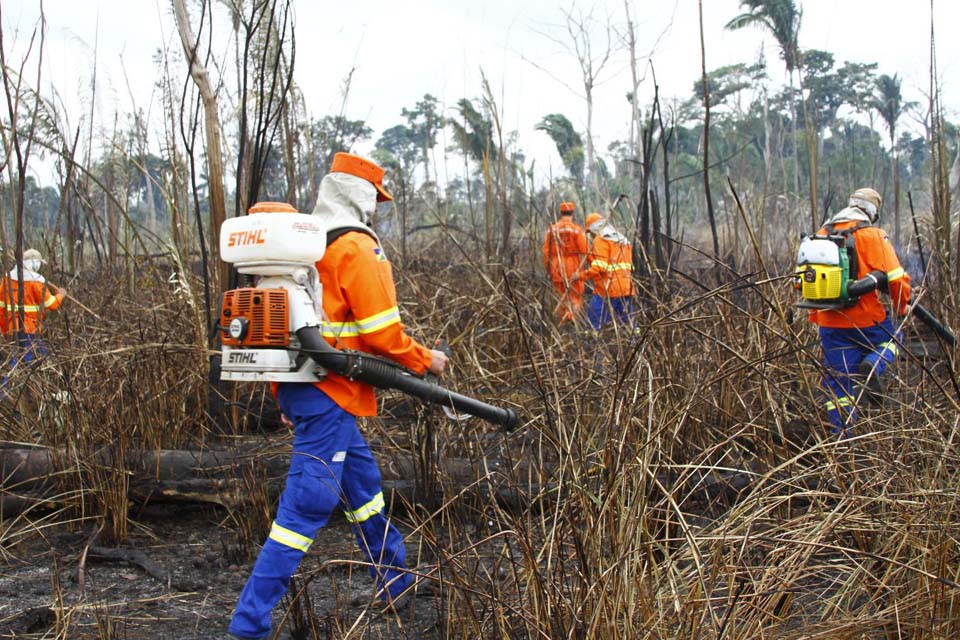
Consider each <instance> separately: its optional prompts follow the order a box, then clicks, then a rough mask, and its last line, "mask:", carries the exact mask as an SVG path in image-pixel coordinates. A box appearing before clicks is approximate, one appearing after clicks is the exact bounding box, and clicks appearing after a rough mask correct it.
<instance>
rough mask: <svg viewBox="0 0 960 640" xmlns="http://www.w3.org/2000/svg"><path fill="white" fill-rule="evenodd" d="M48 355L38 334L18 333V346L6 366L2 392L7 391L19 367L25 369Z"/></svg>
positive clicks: (1, 385) (1, 380) (0, 386)
mask: <svg viewBox="0 0 960 640" xmlns="http://www.w3.org/2000/svg"><path fill="white" fill-rule="evenodd" d="M46 355H47V346H46V345H45V344H44V343H43V338H41V337H40V334H38V333H23V332H22V331H21V332H18V333H17V346H16V350H15V351H14V353H13V355H12V356H11V357H10V358H9V360H7V362H6V365H5V366H4V372H3V377H2V378H0V391H5V390H6V388H7V383H8V381H9V379H10V376H11V375H12V374H13V372H14V371H15V370H16V369H17V367H24V366H27V365H29V364H30V363H31V362H35V361H37V360H39V359H40V358H43V357H45V356H46Z"/></svg>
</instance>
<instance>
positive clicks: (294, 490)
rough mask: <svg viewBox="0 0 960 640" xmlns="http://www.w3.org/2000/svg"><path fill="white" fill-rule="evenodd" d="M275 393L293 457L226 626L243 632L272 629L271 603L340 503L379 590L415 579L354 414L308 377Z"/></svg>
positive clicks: (394, 589) (394, 592)
mask: <svg viewBox="0 0 960 640" xmlns="http://www.w3.org/2000/svg"><path fill="white" fill-rule="evenodd" d="M277 400H278V401H279V403H280V408H281V410H282V411H283V413H284V414H285V415H286V416H287V417H288V418H290V420H291V421H292V422H293V424H294V425H295V431H294V436H293V457H292V458H291V462H290V471H289V472H288V474H287V483H286V486H285V487H284V490H283V494H282V495H281V496H280V506H279V507H278V509H277V517H276V520H274V522H273V527H272V529H271V530H270V535H269V537H268V538H267V541H266V542H265V543H264V544H263V549H261V551H260V555H259V556H258V557H257V561H256V563H255V564H254V567H253V573H252V574H251V576H250V579H249V580H247V584H246V585H245V586H244V587H243V591H242V592H241V593H240V599H239V601H238V603H237V608H236V610H235V611H234V613H233V620H232V621H231V623H230V633H232V634H234V635H236V636H239V637H241V638H265V637H267V636H268V635H269V633H270V612H271V610H272V609H273V607H274V606H275V605H276V604H277V603H278V602H279V601H280V599H281V598H282V597H283V595H284V593H286V591H287V585H288V584H289V582H290V576H292V575H293V573H294V571H296V569H297V565H299V563H300V559H301V558H302V557H303V555H304V554H305V553H306V552H307V550H308V549H309V548H310V545H311V544H312V543H313V538H314V536H315V535H316V533H317V530H318V529H320V528H321V527H322V526H324V525H325V524H326V523H327V521H328V520H329V519H330V516H331V514H332V513H333V511H334V509H337V508H342V509H343V510H344V513H345V515H346V517H347V520H348V521H350V522H352V523H354V533H355V534H356V538H357V544H358V545H359V546H360V549H361V550H362V551H363V552H364V554H366V556H367V558H368V560H369V561H370V563H371V569H370V572H371V575H373V578H374V581H375V582H376V587H377V592H378V593H379V594H380V595H381V597H382V598H384V599H386V598H387V593H386V592H384V591H383V589H386V590H387V591H389V594H390V597H391V598H394V597H396V596H398V595H399V594H400V593H401V592H402V591H404V590H405V589H406V588H407V587H408V586H409V585H410V583H411V582H412V577H411V576H410V574H409V573H406V572H405V571H404V560H405V557H404V556H405V551H404V547H403V537H402V536H401V535H400V532H399V531H397V529H396V528H395V527H394V526H393V525H392V524H390V522H389V521H388V520H387V518H386V517H385V516H384V513H383V509H384V500H383V492H382V490H381V487H380V470H379V469H378V468H377V463H376V460H374V458H373V454H372V453H371V452H370V447H369V446H368V445H367V443H366V441H365V440H364V439H363V436H362V435H361V434H360V431H359V430H358V429H357V423H356V419H355V418H354V417H353V416H352V415H350V414H349V413H347V412H345V411H344V410H343V409H341V408H340V407H339V406H337V405H336V404H335V403H334V402H333V401H332V400H330V398H329V397H327V395H326V394H324V393H323V392H322V391H320V390H319V389H317V388H316V387H315V386H313V385H312V384H299V383H282V384H280V385H279V390H278V392H277Z"/></svg>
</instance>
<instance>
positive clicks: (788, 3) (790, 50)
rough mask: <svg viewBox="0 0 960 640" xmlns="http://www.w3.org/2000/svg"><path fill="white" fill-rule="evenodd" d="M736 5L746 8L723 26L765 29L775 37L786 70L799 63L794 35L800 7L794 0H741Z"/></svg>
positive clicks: (800, 10)
mask: <svg viewBox="0 0 960 640" xmlns="http://www.w3.org/2000/svg"><path fill="white" fill-rule="evenodd" d="M740 8H741V9H746V11H744V12H743V13H741V14H739V15H737V16H735V17H734V18H733V19H732V20H730V22H728V23H727V24H726V27H725V28H726V29H731V30H736V29H743V28H744V27H760V28H762V29H764V30H766V31H769V32H770V33H771V35H773V37H774V38H776V40H777V45H778V46H779V47H780V58H781V59H782V60H783V64H784V66H785V67H786V68H787V73H789V74H792V73H793V72H794V70H795V69H797V67H798V66H799V64H800V48H799V46H798V44H797V37H798V35H799V33H800V21H801V19H802V17H803V10H802V9H801V8H800V7H799V6H798V5H797V4H796V3H795V2H794V0H741V1H740Z"/></svg>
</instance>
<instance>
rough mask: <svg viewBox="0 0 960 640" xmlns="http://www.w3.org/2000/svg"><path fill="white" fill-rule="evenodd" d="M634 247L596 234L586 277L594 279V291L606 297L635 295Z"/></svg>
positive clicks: (584, 275)
mask: <svg viewBox="0 0 960 640" xmlns="http://www.w3.org/2000/svg"><path fill="white" fill-rule="evenodd" d="M632 273H633V247H631V246H630V245H629V244H621V243H619V242H612V241H610V240H607V239H606V238H603V237H602V236H596V237H595V238H594V239H593V250H592V251H591V252H590V266H589V267H588V268H587V269H586V270H585V271H584V272H583V277H584V278H590V279H592V280H593V292H594V293H596V294H598V295H601V296H603V297H605V298H621V297H623V296H632V295H633V278H631V277H630V276H631V274H632Z"/></svg>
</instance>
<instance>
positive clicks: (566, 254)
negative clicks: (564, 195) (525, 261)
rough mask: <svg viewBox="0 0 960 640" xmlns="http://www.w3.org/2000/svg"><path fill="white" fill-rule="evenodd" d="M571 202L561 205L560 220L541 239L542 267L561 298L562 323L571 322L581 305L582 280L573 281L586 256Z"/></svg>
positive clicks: (584, 244) (581, 234)
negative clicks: (574, 219)
mask: <svg viewBox="0 0 960 640" xmlns="http://www.w3.org/2000/svg"><path fill="white" fill-rule="evenodd" d="M575 208H576V207H575V206H574V204H573V203H572V202H563V203H561V204H560V219H559V220H558V221H556V222H554V223H553V224H551V225H550V226H549V227H547V233H546V235H545V236H544V238H543V266H544V267H545V268H546V270H547V273H548V274H549V275H550V280H551V281H552V282H553V288H554V290H555V291H556V292H557V294H558V295H559V296H560V302H559V304H558V305H557V313H558V315H559V316H560V322H561V324H562V323H564V322H567V321H570V320H573V319H574V318H575V317H576V315H577V314H578V313H579V312H580V307H581V305H582V304H583V281H582V280H579V279H572V276H573V275H574V274H575V273H577V271H579V270H580V265H581V264H583V261H584V260H585V259H586V257H587V236H586V235H585V234H584V232H583V227H581V226H580V225H578V224H577V223H576V222H574V221H573V212H574V210H575Z"/></svg>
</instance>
